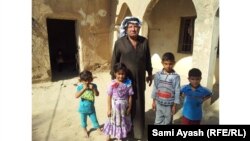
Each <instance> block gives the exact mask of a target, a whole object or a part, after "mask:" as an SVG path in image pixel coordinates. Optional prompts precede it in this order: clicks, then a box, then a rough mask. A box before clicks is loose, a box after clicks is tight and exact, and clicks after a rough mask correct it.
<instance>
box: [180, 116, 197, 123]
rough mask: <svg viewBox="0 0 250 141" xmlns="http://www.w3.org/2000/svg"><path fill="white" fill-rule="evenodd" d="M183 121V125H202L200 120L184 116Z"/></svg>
mask: <svg viewBox="0 0 250 141" xmlns="http://www.w3.org/2000/svg"><path fill="white" fill-rule="evenodd" d="M181 122H182V124H183V125H200V122H201V121H200V120H190V119H188V118H186V117H184V116H182V119H181Z"/></svg>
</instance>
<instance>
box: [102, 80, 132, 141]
mask: <svg viewBox="0 0 250 141" xmlns="http://www.w3.org/2000/svg"><path fill="white" fill-rule="evenodd" d="M131 84H132V83H131V80H130V79H126V80H125V81H124V83H117V82H116V81H115V80H112V83H111V85H109V87H108V95H110V96H112V115H111V117H110V118H109V119H108V120H107V122H106V123H105V125H104V128H103V132H104V134H106V135H110V136H112V137H115V138H118V139H121V138H126V137H127V133H128V132H129V131H130V130H131V127H132V122H131V117H130V115H126V109H127V108H128V97H129V95H133V94H134V92H133V89H132V85H131Z"/></svg>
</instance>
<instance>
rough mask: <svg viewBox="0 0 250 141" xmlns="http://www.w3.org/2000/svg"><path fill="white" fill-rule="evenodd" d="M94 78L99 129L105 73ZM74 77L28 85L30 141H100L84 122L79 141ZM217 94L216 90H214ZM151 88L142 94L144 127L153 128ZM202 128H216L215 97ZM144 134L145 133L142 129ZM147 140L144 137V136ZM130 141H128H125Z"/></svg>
mask: <svg viewBox="0 0 250 141" xmlns="http://www.w3.org/2000/svg"><path fill="white" fill-rule="evenodd" d="M93 75H94V76H96V77H97V78H96V79H94V83H96V84H97V85H98V89H99V92H100V95H99V96H98V97H96V101H95V107H96V112H97V118H98V121H99V124H100V125H103V124H104V122H105V121H106V119H107V117H106V111H107V110H106V105H107V102H106V101H107V100H106V88H107V86H108V84H109V83H110V75H109V72H93ZM77 81H78V78H77V77H74V78H70V79H67V80H60V81H57V82H45V83H37V84H33V85H32V140H33V141H84V140H86V141H103V140H104V139H105V136H104V135H98V134H97V132H96V131H95V130H92V129H91V128H92V125H91V122H90V120H89V119H88V131H89V136H90V138H89V139H83V131H82V128H81V126H80V115H79V113H78V112H77V110H78V103H79V99H76V98H75V97H74V94H75V86H74V84H76V83H77ZM216 90H217V92H218V86H217V88H216ZM151 91H152V86H151V87H148V86H147V88H146V92H145V104H146V105H145V115H146V125H147V124H153V122H154V117H155V114H154V112H153V111H152V110H151V109H150V108H151V102H152V100H151V98H150V94H151ZM204 113H205V115H204V120H203V121H202V124H219V99H218V94H216V95H215V97H214V98H212V105H210V106H209V108H207V110H206V111H205V112H204ZM180 117H181V109H180V110H179V111H178V112H177V113H176V114H175V116H174V124H179V123H180ZM145 133H146V134H147V129H145ZM145 138H147V135H146V136H145ZM127 140H131V139H127Z"/></svg>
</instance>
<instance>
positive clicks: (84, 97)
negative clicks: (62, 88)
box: [75, 71, 101, 138]
mask: <svg viewBox="0 0 250 141" xmlns="http://www.w3.org/2000/svg"><path fill="white" fill-rule="evenodd" d="M79 81H80V83H79V84H78V86H77V92H76V94H75V97H76V98H81V100H80V103H79V109H78V111H79V112H80V114H81V124H82V127H83V137H84V138H88V133H87V128H86V127H87V116H89V117H90V119H91V122H92V126H93V127H94V128H96V129H97V131H98V132H99V133H101V130H100V125H99V123H98V121H97V118H96V112H95V107H94V101H95V96H98V95H99V91H98V90H97V85H96V84H94V83H91V82H92V81H93V76H92V73H91V72H90V71H83V72H81V73H80V79H79Z"/></svg>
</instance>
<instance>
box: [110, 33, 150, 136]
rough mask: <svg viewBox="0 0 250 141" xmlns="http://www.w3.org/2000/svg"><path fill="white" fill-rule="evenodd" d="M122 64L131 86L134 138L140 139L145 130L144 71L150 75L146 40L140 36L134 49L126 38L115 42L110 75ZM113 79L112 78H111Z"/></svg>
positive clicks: (148, 51)
mask: <svg viewBox="0 0 250 141" xmlns="http://www.w3.org/2000/svg"><path fill="white" fill-rule="evenodd" d="M118 62H122V63H124V64H125V65H126V67H127V68H128V70H129V72H128V77H129V78H130V79H131V80H132V84H133V90H134V93H135V94H134V95H133V97H132V98H133V100H132V111H131V117H132V122H133V126H134V129H133V131H134V133H133V134H134V138H138V139H141V138H142V137H143V131H144V128H145V97H144V91H145V86H146V83H145V78H146V71H147V72H148V74H149V75H151V74H152V70H153V69H152V64H151V56H150V50H149V45H148V40H147V39H146V38H144V37H142V36H139V37H138V43H137V46H136V48H133V46H132V44H131V42H130V41H129V39H128V37H127V36H124V37H121V38H120V39H118V40H117V41H116V42H115V46H114V50H113V56H112V62H111V75H112V74H113V66H114V65H115V64H116V63H118ZM113 78H114V77H113Z"/></svg>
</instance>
